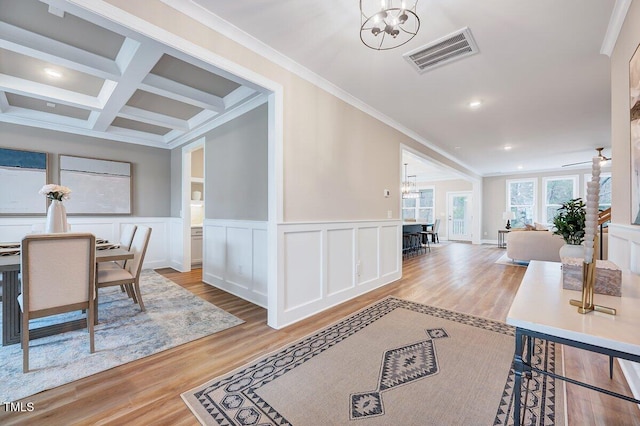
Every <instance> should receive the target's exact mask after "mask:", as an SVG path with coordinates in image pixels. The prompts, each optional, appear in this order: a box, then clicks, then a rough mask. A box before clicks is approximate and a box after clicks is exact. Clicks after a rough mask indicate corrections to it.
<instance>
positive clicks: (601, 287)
mask: <svg viewBox="0 0 640 426" xmlns="http://www.w3.org/2000/svg"><path fill="white" fill-rule="evenodd" d="M583 262H584V259H581V258H577V257H566V258H564V259H562V288H564V289H566V290H578V291H582V263H583ZM594 292H595V293H597V294H606V295H608V296H621V295H622V271H621V270H620V268H618V266H617V265H616V264H615V263H613V262H611V261H609V260H596V282H595V285H594Z"/></svg>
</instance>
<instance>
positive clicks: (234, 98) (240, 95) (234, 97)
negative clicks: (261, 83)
mask: <svg viewBox="0 0 640 426" xmlns="http://www.w3.org/2000/svg"><path fill="white" fill-rule="evenodd" d="M257 93H258V92H256V91H255V90H253V89H251V88H249V87H246V86H240V87H238V88H237V89H236V90H234V91H233V92H231V93H229V94H228V95H227V96H225V97H224V98H223V100H224V107H225V109H226V108H231V107H232V106H234V105H236V104H239V103H240V102H243V101H245V100H247V99H248V98H249V97H250V96H252V95H256V94H257Z"/></svg>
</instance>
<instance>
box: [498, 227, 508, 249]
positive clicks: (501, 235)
mask: <svg viewBox="0 0 640 426" xmlns="http://www.w3.org/2000/svg"><path fill="white" fill-rule="evenodd" d="M508 233H509V230H508V229H498V248H507V240H506V235H507V234H508Z"/></svg>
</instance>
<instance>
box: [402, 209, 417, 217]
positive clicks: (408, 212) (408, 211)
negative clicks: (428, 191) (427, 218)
mask: <svg viewBox="0 0 640 426" xmlns="http://www.w3.org/2000/svg"><path fill="white" fill-rule="evenodd" d="M415 217H416V211H415V209H402V219H415Z"/></svg>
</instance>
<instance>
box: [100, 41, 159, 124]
mask: <svg viewBox="0 0 640 426" xmlns="http://www.w3.org/2000/svg"><path fill="white" fill-rule="evenodd" d="M162 55H163V52H162V51H160V50H158V49H153V48H152V47H151V46H145V45H142V44H140V43H138V42H137V41H135V40H132V39H126V40H125V42H124V43H123V45H122V47H121V49H120V52H119V53H118V57H117V58H116V62H117V63H118V66H119V67H120V69H121V70H122V78H121V79H120V81H119V82H118V84H117V85H115V86H110V87H106V86H105V87H106V88H105V90H104V91H103V92H102V91H101V95H105V96H106V95H107V94H109V99H108V100H107V101H106V102H105V103H104V107H103V109H102V112H101V114H100V116H99V117H98V118H97V119H96V120H95V122H94V123H93V130H98V131H106V130H107V128H108V127H109V126H110V125H111V123H112V122H113V120H114V119H115V118H116V117H117V116H118V114H119V112H120V110H121V109H122V107H124V106H125V105H126V103H127V102H128V101H129V99H130V98H131V96H132V95H133V94H134V93H135V91H136V90H138V87H139V85H140V83H141V82H142V80H143V79H144V78H145V76H146V75H147V74H148V73H149V71H151V69H152V68H153V67H154V66H155V64H156V63H157V62H158V61H159V60H160V58H161V57H162Z"/></svg>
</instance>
